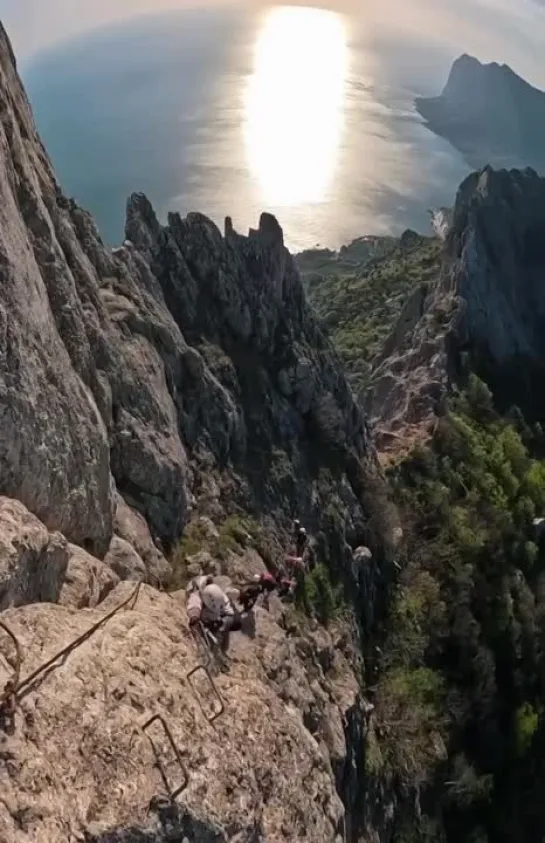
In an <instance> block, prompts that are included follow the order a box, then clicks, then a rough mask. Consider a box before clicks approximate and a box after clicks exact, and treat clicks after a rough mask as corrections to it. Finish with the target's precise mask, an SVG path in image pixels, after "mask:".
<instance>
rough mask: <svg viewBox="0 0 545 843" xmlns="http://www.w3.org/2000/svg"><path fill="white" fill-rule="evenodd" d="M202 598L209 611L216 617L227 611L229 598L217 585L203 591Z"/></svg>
mask: <svg viewBox="0 0 545 843" xmlns="http://www.w3.org/2000/svg"><path fill="white" fill-rule="evenodd" d="M201 598H202V602H203V603H204V605H205V606H206V608H207V609H208V611H209V612H213V614H214V615H218V616H219V615H221V614H222V613H223V611H224V610H225V604H226V603H227V598H226V596H225V594H224V592H223V591H222V589H221V588H220V587H219V585H216V583H211V584H209V585H206V586H205V587H204V588H203V589H202V591H201Z"/></svg>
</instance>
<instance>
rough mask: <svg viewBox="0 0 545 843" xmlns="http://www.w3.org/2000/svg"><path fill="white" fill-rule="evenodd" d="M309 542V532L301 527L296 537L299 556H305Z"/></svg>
mask: <svg viewBox="0 0 545 843" xmlns="http://www.w3.org/2000/svg"><path fill="white" fill-rule="evenodd" d="M307 542H308V536H307V531H306V530H305V528H304V527H299V529H298V530H297V533H296V535H295V553H296V555H297V556H303V555H304V553H305V549H306V546H307Z"/></svg>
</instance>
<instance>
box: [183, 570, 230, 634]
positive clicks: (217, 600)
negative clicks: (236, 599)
mask: <svg viewBox="0 0 545 843" xmlns="http://www.w3.org/2000/svg"><path fill="white" fill-rule="evenodd" d="M186 594H187V604H186V611H187V616H188V618H190V619H191V618H199V619H200V620H202V621H204V622H205V623H206V622H213V621H219V620H221V618H223V617H225V615H233V614H234V612H235V610H234V606H233V604H232V603H231V601H230V599H229V598H228V596H227V595H226V594H225V592H224V591H223V589H222V588H220V586H219V585H217V584H216V583H209V582H208V578H207V577H195V579H193V580H191V582H190V583H189V584H188V586H187V589H186Z"/></svg>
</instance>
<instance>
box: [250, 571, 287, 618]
mask: <svg viewBox="0 0 545 843" xmlns="http://www.w3.org/2000/svg"><path fill="white" fill-rule="evenodd" d="M295 585H296V583H295V582H294V581H293V580H289V579H287V578H286V577H281V578H280V579H276V578H275V577H274V576H273V575H272V574H270V573H268V572H266V573H264V574H256V575H255V577H254V578H253V580H252V582H249V583H246V584H245V585H243V586H242V587H241V589H240V592H239V598H238V599H239V602H240V604H241V606H242V607H243V609H244V611H245V612H249V611H250V610H251V609H253V607H254V606H255V604H256V603H257V600H258V599H259V597H260V596H261V595H262V594H263V595H265V599H266V600H267V598H268V597H269V595H270V594H272V593H273V591H277V592H278V596H279V597H289V596H291V594H292V593H293V590H294V588H295Z"/></svg>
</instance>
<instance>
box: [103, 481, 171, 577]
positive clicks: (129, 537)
mask: <svg viewBox="0 0 545 843" xmlns="http://www.w3.org/2000/svg"><path fill="white" fill-rule="evenodd" d="M114 529H115V533H116V535H117V536H118V537H119V538H121V539H124V540H125V541H127V542H129V544H131V545H132V546H133V548H134V550H135V551H136V553H137V554H138V556H139V557H140V558H141V560H142V561H143V563H144V565H145V566H146V572H147V574H146V581H147V582H149V583H151V584H152V585H164V584H166V583H168V581H169V579H170V577H171V574H172V571H171V568H170V565H169V564H168V562H167V560H166V559H165V557H164V556H163V554H162V553H161V551H160V550H159V549H158V547H157V545H156V544H155V542H154V541H153V539H152V537H151V533H150V530H149V527H148V525H147V523H146V519H145V518H144V517H143V516H142V515H141V514H140V513H139V512H137V511H136V510H134V509H131V507H130V506H129V505H128V504H126V503H125V501H124V500H123V498H122V497H121V495H119V494H118V495H117V497H116V511H115V521H114Z"/></svg>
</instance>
